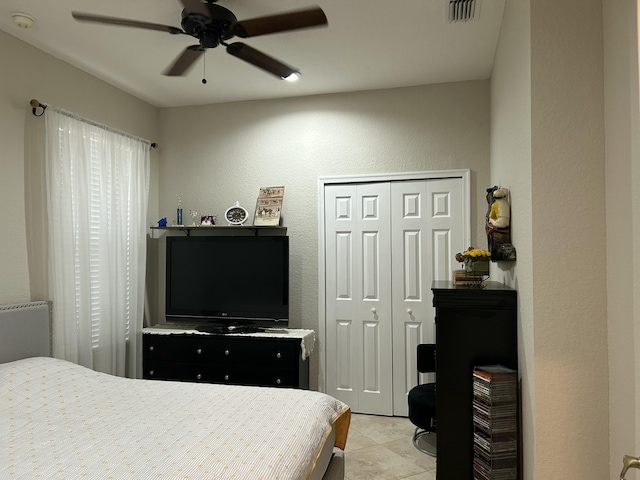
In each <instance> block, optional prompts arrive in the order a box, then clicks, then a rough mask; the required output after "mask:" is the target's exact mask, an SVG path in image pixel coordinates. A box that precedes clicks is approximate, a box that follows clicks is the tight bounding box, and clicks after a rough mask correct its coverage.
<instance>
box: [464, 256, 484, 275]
mask: <svg viewBox="0 0 640 480" xmlns="http://www.w3.org/2000/svg"><path fill="white" fill-rule="evenodd" d="M464 271H465V273H466V274H467V275H469V276H480V275H489V257H467V258H465V259H464Z"/></svg>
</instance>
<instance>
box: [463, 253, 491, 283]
mask: <svg viewBox="0 0 640 480" xmlns="http://www.w3.org/2000/svg"><path fill="white" fill-rule="evenodd" d="M490 259H491V253H490V252H488V251H487V250H482V249H481V248H473V247H469V248H468V249H467V250H465V251H464V252H462V253H456V260H457V261H458V262H460V263H462V264H464V271H465V272H466V274H467V275H476V276H479V275H489V260H490Z"/></svg>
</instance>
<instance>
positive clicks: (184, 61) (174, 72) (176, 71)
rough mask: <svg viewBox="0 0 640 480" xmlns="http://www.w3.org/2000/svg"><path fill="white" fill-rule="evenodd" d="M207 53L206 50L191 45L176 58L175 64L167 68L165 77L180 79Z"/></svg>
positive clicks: (164, 73)
mask: <svg viewBox="0 0 640 480" xmlns="http://www.w3.org/2000/svg"><path fill="white" fill-rule="evenodd" d="M204 52H205V49H204V48H203V47H201V46H200V45H191V46H190V47H187V48H185V49H184V50H183V52H182V53H181V54H180V55H179V56H178V58H176V59H175V60H174V62H173V64H172V65H171V66H170V67H169V68H167V69H166V70H165V71H164V72H162V74H163V75H167V76H168V77H179V76H181V75H186V74H187V72H188V71H189V69H190V68H191V67H192V66H193V64H194V63H195V62H196V60H198V59H199V58H200V56H201V55H202V54H203V53H204Z"/></svg>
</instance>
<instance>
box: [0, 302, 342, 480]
mask: <svg viewBox="0 0 640 480" xmlns="http://www.w3.org/2000/svg"><path fill="white" fill-rule="evenodd" d="M27 305H28V304H27ZM27 305H24V309H21V308H15V307H14V308H11V309H7V308H6V307H0V361H2V362H4V363H0V438H2V442H1V443H0V444H1V445H2V446H1V447H0V448H1V452H2V453H1V454H0V459H1V461H0V478H2V479H27V478H28V479H32V478H66V479H72V478H83V477H86V478H92V479H103V478H104V479H107V478H114V479H130V478H136V479H138V478H140V479H152V478H153V479H162V478H165V479H167V478H170V479H176V478H188V479H241V480H257V479H265V480H267V479H283V480H284V479H291V480H298V479H300V480H305V479H308V480H320V479H323V480H335V479H342V478H344V459H343V455H342V451H341V450H343V449H344V447H345V443H346V438H347V431H348V427H349V420H350V410H349V407H348V406H347V405H345V404H344V403H342V402H340V401H338V400H336V399H335V398H333V397H330V396H328V395H325V394H323V393H319V392H312V391H308V390H296V389H282V388H280V389H279V388H267V387H248V386H230V385H213V384H201V383H186V382H165V381H154V380H132V379H126V378H120V377H115V376H112V375H107V374H103V373H99V372H95V371H93V370H90V369H87V368H85V367H81V366H78V365H76V364H73V363H70V362H67V361H64V360H59V359H55V358H50V357H48V356H46V354H47V352H45V353H44V355H41V356H32V355H31V354H32V353H33V349H32V348H27V349H26V350H27V353H28V354H27V355H22V354H21V352H20V351H17V349H16V348H15V345H18V344H19V343H20V340H21V338H9V337H14V336H17V337H23V336H24V335H29V330H31V329H34V328H35V329H39V327H38V326H37V325H36V324H31V323H30V324H29V326H28V328H26V329H25V331H20V329H19V328H18V329H16V328H14V327H15V318H16V316H18V317H20V318H21V319H22V318H23V317H22V314H23V313H24V311H25V309H27V308H31V307H32V306H27ZM12 307H13V306H12ZM40 314H41V315H42V317H46V318H43V319H42V320H41V324H42V325H45V327H46V328H48V325H49V323H48V322H49V317H50V315H49V314H47V313H46V312H41V313H40ZM34 315H35V314H33V313H30V314H28V315H27V317H29V319H30V320H31V321H32V320H33V316H34ZM36 323H37V322H36ZM10 325H13V327H10ZM25 325H27V323H25ZM47 332H48V330H47ZM40 333H41V332H40ZM45 337H46V338H48V333H46V335H45ZM27 345H29V342H27ZM47 348H49V346H48V345H47ZM7 352H11V357H14V358H15V360H14V358H7V357H8V355H7ZM23 357H26V358H23Z"/></svg>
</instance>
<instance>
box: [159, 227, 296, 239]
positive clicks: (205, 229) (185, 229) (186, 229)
mask: <svg viewBox="0 0 640 480" xmlns="http://www.w3.org/2000/svg"><path fill="white" fill-rule="evenodd" d="M150 228H151V230H159V231H165V232H175V231H180V232H184V233H186V235H187V236H189V235H191V231H193V230H195V231H199V232H207V233H214V232H216V231H218V232H221V231H225V232H229V231H233V230H235V231H242V230H245V231H246V230H249V231H253V234H254V235H256V236H258V235H259V232H265V231H271V232H279V233H281V234H283V235H284V234H286V233H287V227H282V226H279V225H207V226H202V225H196V226H195V227H192V226H187V225H182V226H179V225H169V226H166V227H150Z"/></svg>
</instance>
